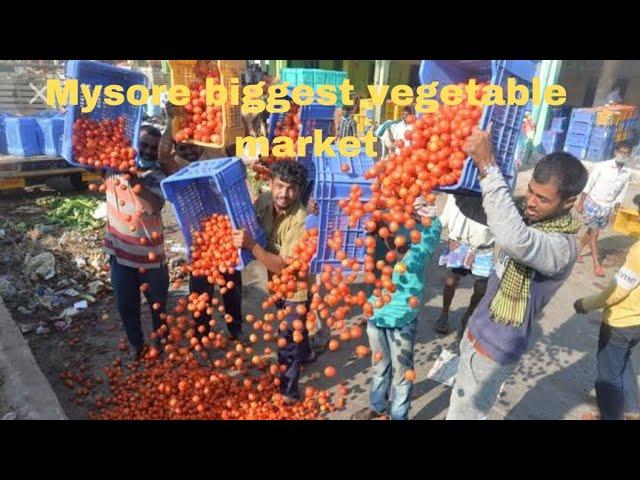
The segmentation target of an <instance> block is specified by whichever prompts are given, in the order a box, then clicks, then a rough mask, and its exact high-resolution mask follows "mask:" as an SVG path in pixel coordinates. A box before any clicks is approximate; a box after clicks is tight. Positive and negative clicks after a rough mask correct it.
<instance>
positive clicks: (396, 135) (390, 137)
mask: <svg viewBox="0 0 640 480" xmlns="http://www.w3.org/2000/svg"><path fill="white" fill-rule="evenodd" d="M409 115H415V111H414V110H413V107H412V106H411V105H407V106H406V107H404V108H403V109H402V121H401V122H398V123H394V124H393V125H391V126H390V127H389V128H387V130H386V131H385V132H384V135H383V141H384V145H385V147H386V150H387V151H389V152H394V151H397V149H396V148H395V147H394V145H393V144H394V143H395V141H396V140H403V141H404V143H405V145H409V144H410V143H411V142H410V141H409V140H407V139H406V138H404V134H405V132H407V131H411V130H412V129H413V125H412V124H409V123H407V117H408V116H409Z"/></svg>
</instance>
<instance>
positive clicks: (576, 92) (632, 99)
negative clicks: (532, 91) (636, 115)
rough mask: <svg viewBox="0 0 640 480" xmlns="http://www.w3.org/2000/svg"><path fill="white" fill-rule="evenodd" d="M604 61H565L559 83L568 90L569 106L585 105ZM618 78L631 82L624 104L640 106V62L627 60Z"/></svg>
mask: <svg viewBox="0 0 640 480" xmlns="http://www.w3.org/2000/svg"><path fill="white" fill-rule="evenodd" d="M601 65H602V61H599V60H563V66H562V70H561V72H560V78H559V80H558V83H560V85H562V86H564V87H565V88H566V89H567V105H571V106H591V105H584V104H583V101H584V97H585V94H586V91H587V88H588V86H589V82H590V80H592V79H596V81H597V79H598V78H599V77H600V73H601ZM618 78H625V79H628V80H629V84H628V86H627V91H626V93H625V96H624V103H626V104H630V105H640V61H638V60H625V61H624V62H623V63H622V67H621V69H620V71H619V73H618Z"/></svg>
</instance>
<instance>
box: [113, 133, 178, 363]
mask: <svg viewBox="0 0 640 480" xmlns="http://www.w3.org/2000/svg"><path fill="white" fill-rule="evenodd" d="M160 136H161V135H160V131H159V130H158V129H157V128H155V127H153V126H150V125H144V126H142V127H141V128H140V138H139V140H138V152H139V153H138V159H137V163H138V169H139V172H138V174H137V175H132V176H130V179H129V180H127V177H128V175H123V174H121V173H108V174H107V175H106V177H105V187H106V203H107V232H106V234H105V238H104V246H105V251H106V253H107V255H109V257H110V258H109V265H110V271H111V285H112V287H113V292H114V295H115V301H116V305H117V308H118V312H119V314H120V318H121V319H122V323H123V326H124V329H125V332H126V334H127V338H128V339H129V344H130V349H129V354H130V358H131V359H132V360H136V359H138V358H140V356H141V355H142V354H143V351H144V336H143V333H142V328H141V325H140V291H141V287H142V291H143V293H144V295H145V296H146V298H147V301H148V304H149V307H150V309H151V316H152V323H153V329H154V331H155V330H157V329H158V328H160V325H161V320H160V314H161V312H162V311H163V310H164V308H165V305H166V300H167V293H168V289H169V272H168V270H167V265H166V263H165V255H164V238H163V226H162V218H161V214H160V212H161V210H162V207H163V206H164V197H163V196H162V192H161V190H160V182H161V181H162V180H163V179H164V178H165V176H166V173H167V172H166V171H165V170H164V169H163V168H162V167H161V166H160V165H159V162H158V161H157V160H158V144H159V141H160ZM143 285H144V287H143ZM156 303H157V304H159V305H160V308H156V309H154V308H152V306H153V305H154V304H156Z"/></svg>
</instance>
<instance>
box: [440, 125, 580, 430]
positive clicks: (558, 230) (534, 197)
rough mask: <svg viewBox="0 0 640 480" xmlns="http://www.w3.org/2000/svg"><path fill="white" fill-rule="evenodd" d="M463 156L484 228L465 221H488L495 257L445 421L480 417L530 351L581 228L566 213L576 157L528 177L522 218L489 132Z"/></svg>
mask: <svg viewBox="0 0 640 480" xmlns="http://www.w3.org/2000/svg"><path fill="white" fill-rule="evenodd" d="M465 150H466V152H467V154H469V155H470V156H472V157H473V162H474V163H475V165H476V166H477V167H478V170H479V172H480V174H479V176H480V187H481V189H482V206H483V210H484V212H483V213H484V214H485V215H486V222H482V219H481V218H478V217H482V216H483V215H478V216H476V217H475V218H474V216H471V217H470V218H472V219H474V220H476V221H481V222H482V223H486V225H487V226H488V227H489V228H490V230H491V233H492V234H493V235H494V238H495V243H496V245H497V246H498V247H499V249H500V254H499V256H498V260H497V262H496V271H495V272H494V273H492V275H491V276H490V278H489V282H488V285H487V291H486V294H485V296H484V298H483V299H482V301H481V302H480V304H479V305H478V307H477V308H476V310H475V311H474V313H473V315H472V316H471V318H470V319H469V324H468V327H467V330H466V332H465V333H464V335H463V339H462V342H461V344H460V366H459V369H458V374H457V377H456V381H455V384H454V386H453V389H452V392H451V401H450V405H449V411H448V413H447V419H448V420H457V419H469V420H471V419H477V420H480V419H485V418H486V417H487V416H488V414H489V412H490V411H491V408H492V407H493V405H494V403H495V402H496V399H497V397H498V393H499V391H500V388H501V387H502V384H503V383H504V381H505V380H506V379H507V378H508V377H509V376H510V375H511V374H512V373H513V372H514V370H515V369H516V367H517V365H518V362H519V360H520V357H521V356H522V355H523V353H524V352H525V351H526V349H527V348H528V346H529V341H530V337H531V331H532V327H533V325H532V324H533V322H534V321H536V320H537V319H538V318H539V317H540V316H541V314H542V310H543V308H544V307H545V306H546V304H547V303H548V302H549V300H550V299H551V298H552V297H553V295H554V294H555V292H557V291H558V289H559V288H560V286H561V285H562V284H563V283H564V281H565V280H566V279H567V278H568V276H569V274H570V273H571V270H572V268H573V265H574V263H575V261H576V257H577V244H576V240H575V233H576V232H577V231H578V229H579V228H580V224H579V222H577V221H576V220H574V219H573V218H572V217H571V213H570V211H571V208H572V207H573V204H574V203H575V201H576V198H577V195H578V194H579V193H580V192H581V191H582V190H583V189H584V186H585V184H586V183H587V177H588V174H587V170H586V169H585V168H584V166H583V165H582V164H581V163H580V161H579V160H578V159H576V158H575V157H574V156H572V155H570V154H567V153H553V154H551V155H547V156H546V157H544V158H542V159H541V160H540V161H539V162H538V164H537V165H536V167H535V169H534V171H533V176H532V179H531V181H530V182H529V186H528V191H527V194H526V197H525V202H524V203H525V205H524V211H523V212H520V211H519V209H518V208H517V207H516V205H515V203H514V201H513V199H512V197H511V193H510V191H509V187H508V186H507V183H506V182H505V181H504V178H503V177H502V174H501V172H500V169H499V168H498V167H497V165H496V163H495V160H494V157H493V152H492V146H491V134H490V132H483V131H477V132H475V133H474V134H473V135H472V136H471V137H470V139H469V140H468V142H467V145H466V147H465ZM461 209H462V208H461ZM462 211H463V213H464V214H465V215H470V214H471V212H468V211H465V209H462Z"/></svg>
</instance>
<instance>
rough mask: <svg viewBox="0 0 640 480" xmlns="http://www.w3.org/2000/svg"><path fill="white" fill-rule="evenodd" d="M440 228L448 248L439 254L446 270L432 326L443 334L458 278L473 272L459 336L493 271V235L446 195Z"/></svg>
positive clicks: (446, 331)
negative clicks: (437, 314) (438, 312)
mask: <svg viewBox="0 0 640 480" xmlns="http://www.w3.org/2000/svg"><path fill="white" fill-rule="evenodd" d="M440 221H441V222H442V228H443V229H444V228H447V229H448V231H449V248H448V249H447V250H446V251H445V254H444V255H443V256H442V257H441V262H440V264H441V265H446V266H447V267H448V268H449V270H448V273H447V276H446V278H445V285H444V290H443V292H442V314H441V315H440V318H439V319H438V320H437V322H436V324H435V325H434V330H435V331H436V332H437V333H439V334H441V335H446V334H447V333H449V308H450V307H451V302H452V301H453V296H454V295H455V292H456V288H457V286H458V283H459V282H460V278H461V277H464V276H466V275H469V274H472V276H473V277H474V284H473V295H471V300H470V301H469V306H468V307H467V310H466V311H465V312H464V314H463V315H462V319H461V321H460V322H461V325H460V329H459V330H458V338H459V339H462V334H463V333H464V331H465V330H466V328H467V322H468V320H469V317H471V315H472V314H473V311H474V310H475V308H476V307H477V306H478V303H480V300H482V297H483V296H484V294H485V292H486V290H487V281H488V279H489V275H490V274H491V273H492V272H493V262H494V258H493V243H494V240H493V235H491V231H490V230H489V228H487V226H486V225H482V224H481V223H478V222H475V221H473V220H471V219H469V218H467V217H465V216H464V215H463V214H462V212H461V211H460V209H459V208H458V207H457V205H456V201H455V197H454V196H453V195H448V197H447V203H446V204H445V207H444V210H443V211H442V215H441V216H440Z"/></svg>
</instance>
